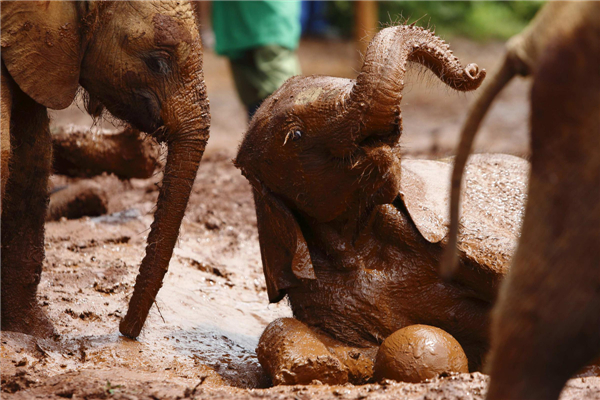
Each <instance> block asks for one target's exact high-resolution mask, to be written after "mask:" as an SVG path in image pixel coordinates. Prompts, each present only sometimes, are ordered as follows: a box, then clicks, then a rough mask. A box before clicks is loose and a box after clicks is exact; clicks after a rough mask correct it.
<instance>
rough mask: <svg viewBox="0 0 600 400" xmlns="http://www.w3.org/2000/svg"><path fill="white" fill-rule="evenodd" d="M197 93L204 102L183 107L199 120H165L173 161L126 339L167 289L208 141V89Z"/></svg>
mask: <svg viewBox="0 0 600 400" xmlns="http://www.w3.org/2000/svg"><path fill="white" fill-rule="evenodd" d="M202 82H203V81H202ZM198 89H199V90H198ZM194 90H198V91H197V93H199V94H200V96H192V97H199V98H194V99H190V98H185V101H182V102H181V103H182V104H188V105H187V106H185V107H187V108H189V107H192V109H193V110H194V112H193V113H192V115H193V117H192V118H191V119H188V120H187V121H185V122H181V121H176V122H173V121H170V123H169V121H168V120H166V119H165V127H166V129H167V139H166V140H167V145H168V156H167V163H166V165H165V171H164V178H163V181H162V186H161V188H160V193H159V196H158V201H157V207H156V212H155V213H154V222H153V223H152V226H151V230H150V234H149V235H148V241H147V243H148V244H147V246H146V256H145V257H144V259H143V260H142V264H141V266H140V273H139V275H138V277H137V279H136V283H135V288H134V292H133V295H132V297H131V300H130V302H129V309H128V311H127V315H126V316H125V318H123V320H122V321H121V324H120V327H119V329H120V331H121V333H122V334H123V335H125V336H128V337H131V338H135V337H137V336H138V335H139V334H140V332H141V329H142V327H143V326H144V322H145V321H146V317H147V316H148V313H149V311H150V308H151V307H152V303H153V302H154V299H155V298H156V295H157V294H158V291H159V289H160V288H161V286H162V281H163V278H164V276H165V274H166V272H167V269H168V267H169V261H170V259H171V256H172V254H173V248H174V247H175V243H176V242H177V238H178V236H179V228H180V226H181V221H182V219H183V215H184V213H185V209H186V207H187V203H188V200H189V196H190V192H191V189H192V186H193V184H194V179H195V178H196V173H197V171H198V167H199V164H200V160H201V159H202V155H203V153H204V149H205V146H206V142H207V140H208V136H209V125H210V114H209V110H208V100H207V99H206V90H205V87H204V84H202V86H201V87H200V88H194ZM189 104H192V106H190V105H189ZM179 106H180V108H179V109H177V111H176V112H174V114H175V115H178V114H179V111H180V110H181V109H183V108H182V107H184V106H182V105H181V104H180V105H179Z"/></svg>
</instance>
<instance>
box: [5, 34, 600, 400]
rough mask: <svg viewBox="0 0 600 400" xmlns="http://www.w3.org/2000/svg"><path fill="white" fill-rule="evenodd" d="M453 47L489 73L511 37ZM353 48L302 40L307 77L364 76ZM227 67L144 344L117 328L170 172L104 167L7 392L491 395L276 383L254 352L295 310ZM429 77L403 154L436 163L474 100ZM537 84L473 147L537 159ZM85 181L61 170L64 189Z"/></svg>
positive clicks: (77, 115)
mask: <svg viewBox="0 0 600 400" xmlns="http://www.w3.org/2000/svg"><path fill="white" fill-rule="evenodd" d="M452 45H453V47H454V48H455V53H456V54H457V55H458V56H460V57H461V58H463V57H464V58H469V59H473V60H476V62H477V63H478V65H479V66H480V67H483V68H486V69H488V71H489V70H490V68H493V66H494V63H495V62H496V61H497V60H499V59H500V57H501V56H502V44H501V43H492V44H487V45H473V44H471V43H469V42H464V41H460V40H458V41H457V40H454V41H452ZM353 57H354V52H353V49H352V45H351V44H349V43H336V44H335V46H333V47H331V46H326V45H324V44H323V43H319V42H304V43H303V44H302V47H301V49H300V58H301V62H302V63H303V65H302V67H303V72H304V73H305V74H313V73H320V74H325V75H336V76H346V77H352V76H355V71H354V70H353V68H355V63H354V58H353ZM226 64H227V62H226V61H225V60H223V59H220V58H217V57H215V56H214V54H212V53H210V52H207V54H206V57H205V74H206V81H207V87H208V94H209V97H210V100H211V114H212V116H213V119H212V129H211V139H210V141H209V144H208V147H207V151H206V153H205V156H204V159H203V161H202V164H201V165H200V169H199V172H198V176H197V179H196V182H195V184H194V186H193V189H192V195H191V199H190V203H189V206H188V210H187V213H186V216H185V217H184V221H183V223H182V228H181V234H180V238H179V241H178V244H177V246H176V248H175V251H174V255H173V258H172V260H171V263H170V267H169V272H168V273H167V275H166V277H165V282H164V285H163V288H162V289H161V291H160V292H159V294H158V297H157V300H156V304H155V305H154V306H153V307H152V309H151V311H150V315H149V318H148V320H147V322H146V325H145V328H144V330H143V331H142V334H141V335H140V337H139V338H138V340H136V341H133V340H130V339H127V338H125V337H123V336H121V335H120V334H119V333H118V325H119V322H120V319H121V318H122V317H123V315H124V313H125V311H126V307H127V301H128V298H129V296H130V295H131V292H132V290H133V284H134V280H135V276H136V275H137V272H138V267H139V263H140V261H141V259H142V257H143V255H144V246H145V241H146V235H147V234H148V229H149V226H150V223H151V222H152V216H153V212H154V206H155V204H156V197H157V196H158V188H157V183H158V182H160V181H161V175H162V174H161V173H160V172H155V175H154V176H152V177H151V178H149V179H131V180H130V181H127V182H123V181H120V180H119V179H118V178H117V177H116V176H114V175H107V174H102V175H99V176H96V177H94V178H92V181H93V182H95V183H97V184H98V185H100V187H102V188H103V189H104V190H105V191H106V192H107V197H108V203H107V213H106V214H105V215H102V216H98V217H83V218H79V219H74V220H65V219H63V220H59V221H55V222H48V223H47V224H46V244H45V250H46V260H45V262H44V266H43V268H44V269H43V273H42V279H41V283H40V287H39V300H40V303H41V304H42V307H43V309H44V311H45V312H46V313H47V314H48V315H49V317H50V319H51V320H52V321H53V323H54V326H55V327H56V330H57V332H58V334H59V336H58V338H56V339H55V340H37V339H34V338H31V337H29V336H26V335H23V334H17V333H9V332H2V338H1V342H0V356H1V359H2V371H1V380H2V389H1V390H2V393H1V397H2V398H3V399H5V398H6V399H31V398H39V399H64V398H71V399H84V398H87V399H96V398H112V399H156V398H160V399H176V398H179V399H182V398H186V399H187V398H195V399H204V398H210V399H255V398H266V399H289V398H298V399H305V398H313V399H386V400H387V399H399V398H401V399H425V398H427V399H458V398H462V399H477V400H479V399H483V398H484V396H485V392H486V387H487V384H488V378H487V376H485V375H483V374H480V373H472V374H458V375H455V374H450V375H448V376H444V377H441V378H435V379H431V380H429V381H427V382H425V383H419V384H411V383H396V382H392V381H389V380H384V381H382V382H381V383H378V384H364V385H350V384H347V385H343V386H339V385H338V386H336V385H331V386H330V385H325V384H320V383H323V382H311V383H312V384H308V385H293V386H277V387H270V388H268V386H270V385H271V384H272V382H269V381H268V380H267V379H266V376H267V375H266V373H265V371H264V370H263V369H262V367H261V366H260V363H259V360H258V356H257V353H256V348H257V346H258V344H259V338H260V336H261V334H262V333H263V331H264V330H265V328H266V327H267V326H268V325H269V324H270V323H271V322H273V321H275V320H276V319H278V318H289V317H291V316H292V314H291V310H290V308H289V306H288V305H287V304H286V303H285V302H281V303H280V304H269V303H268V298H267V292H266V285H265V280H264V276H263V272H262V266H261V258H260V251H259V244H258V236H257V231H256V229H257V228H256V215H255V211H254V203H253V199H252V193H251V189H250V185H249V184H248V183H247V181H246V180H245V178H243V177H242V176H241V175H240V173H239V171H238V170H237V169H235V167H233V165H232V164H231V159H232V158H233V157H234V156H235V152H236V148H237V145H238V143H239V140H240V138H241V135H242V133H243V131H244V129H245V120H244V116H245V114H244V110H243V108H242V107H241V105H240V104H239V102H238V100H237V98H236V94H235V89H234V86H233V83H232V81H231V79H230V77H229V75H228V74H229V71H228V69H227V65H226ZM356 68H357V67H356ZM409 73H414V74H416V75H420V74H421V73H420V72H409ZM423 75H424V77H423V79H413V78H411V79H408V81H410V82H413V83H412V84H411V85H410V87H407V88H406V89H405V95H404V99H403V114H404V134H403V138H402V145H403V152H404V153H405V154H406V155H410V156H426V157H429V158H437V157H440V156H444V155H449V154H450V152H451V150H452V148H453V146H454V145H455V140H456V138H457V135H458V132H459V126H460V123H461V122H462V119H463V118H464V116H465V115H466V112H465V107H467V105H468V104H469V102H470V101H471V100H472V98H473V97H472V96H471V95H462V96H448V95H447V89H445V88H443V87H441V85H439V84H433V83H432V82H434V80H433V78H427V75H426V74H424V73H423ZM527 91H528V83H527V82H526V81H523V80H515V82H513V83H511V85H510V87H509V88H508V90H507V91H505V92H504V93H503V94H502V96H500V98H499V99H498V101H497V105H496V106H497V108H495V109H494V110H493V111H492V114H491V115H490V116H489V117H488V119H487V120H486V122H485V124H484V126H483V132H482V134H480V136H479V137H478V141H477V143H476V144H475V147H476V149H477V151H497V152H505V153H511V154H517V155H527V154H528V148H527V146H528V139H527V138H528V136H527V111H526V110H527V109H528V107H527V106H526V96H527ZM53 121H54V124H55V126H59V125H60V126H64V125H66V124H70V123H73V124H77V125H80V124H88V125H87V126H91V120H89V119H88V117H86V116H85V115H84V114H83V113H82V112H81V111H80V110H79V109H78V108H77V107H76V106H72V107H71V108H70V109H68V110H66V111H64V112H62V113H53ZM106 126H107V127H108V126H109V125H106ZM158 158H159V159H162V158H164V153H159V155H158ZM77 181H78V179H76V178H70V177H65V176H54V177H53V178H52V184H53V185H54V186H65V185H69V184H73V183H75V182H77ZM321 341H322V342H325V341H324V339H322V340H321ZM326 347H327V350H328V351H329V352H330V353H332V354H334V353H335V355H336V357H337V358H338V359H341V360H343V357H349V358H351V357H353V356H354V355H353V354H349V353H347V352H346V353H344V352H345V351H346V350H344V349H343V348H341V347H340V348H336V347H335V346H334V345H333V344H329V343H326ZM336 351H337V352H336ZM344 354H346V355H344ZM372 358H373V360H374V358H375V354H373V355H372ZM357 369H358V368H357ZM583 398H585V399H600V378H597V377H583V378H576V379H572V380H570V381H569V383H568V384H567V387H566V389H565V391H564V392H563V396H562V400H567V399H583Z"/></svg>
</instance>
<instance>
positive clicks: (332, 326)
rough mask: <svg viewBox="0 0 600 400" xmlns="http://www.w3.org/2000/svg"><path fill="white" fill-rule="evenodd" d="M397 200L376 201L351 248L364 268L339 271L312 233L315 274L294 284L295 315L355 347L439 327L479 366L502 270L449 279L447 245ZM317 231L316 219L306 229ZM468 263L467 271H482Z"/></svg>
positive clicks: (474, 367)
mask: <svg viewBox="0 0 600 400" xmlns="http://www.w3.org/2000/svg"><path fill="white" fill-rule="evenodd" d="M399 203H400V202H399V201H397V202H396V205H398V207H396V206H395V205H392V204H385V205H380V206H377V207H375V209H374V210H373V212H372V213H371V216H370V220H369V221H368V222H367V225H366V227H365V229H363V230H362V231H361V232H360V233H359V235H358V238H357V239H356V241H355V245H354V246H353V250H354V251H355V252H356V256H357V257H358V258H360V259H361V260H362V262H363V267H362V268H355V269H351V270H347V271H340V269H338V268H336V266H335V265H334V264H333V263H332V262H331V261H330V260H329V259H330V257H328V256H327V255H326V254H324V252H323V246H322V245H320V244H319V243H317V242H313V241H311V239H310V238H309V237H308V236H309V235H308V234H307V235H306V237H307V243H308V247H309V249H311V253H310V256H311V260H312V262H313V266H314V268H315V274H316V279H315V280H310V281H305V282H303V283H302V285H298V286H297V287H293V288H290V289H289V290H288V296H289V299H290V305H291V306H292V310H293V311H294V316H295V317H296V318H298V319H300V320H301V321H303V322H304V323H306V324H308V325H309V326H314V327H316V328H319V329H321V330H322V331H324V332H327V333H328V334H330V335H331V336H332V337H335V338H336V339H338V340H340V341H342V342H344V343H348V344H352V345H354V346H357V347H366V346H372V345H374V344H381V343H382V342H383V340H384V339H386V338H387V337H388V336H389V335H391V334H392V333H394V332H395V331H397V330H399V329H401V328H404V327H406V326H408V325H413V324H424V325H431V326H436V327H439V328H442V329H444V330H445V331H447V332H449V333H451V334H452V336H454V337H455V338H456V339H457V340H458V341H459V342H460V343H461V345H462V346H463V348H464V350H465V353H466V354H467V356H468V358H469V363H470V367H471V369H472V370H477V369H479V368H481V365H482V362H483V357H484V355H485V353H486V351H487V348H488V334H487V332H488V329H489V312H490V310H491V307H492V302H493V300H494V297H495V293H494V292H495V291H496V290H497V288H498V284H499V281H500V279H501V278H502V275H501V274H496V275H493V274H485V273H483V271H481V272H482V273H481V276H479V281H478V282H476V283H475V282H468V281H467V280H466V279H461V278H462V277H461V278H457V279H456V280H455V281H453V282H444V281H443V280H442V279H441V278H440V276H439V273H438V270H437V266H438V265H439V260H440V257H441V255H442V246H441V245H440V243H430V242H428V241H427V240H426V239H425V238H423V236H422V235H421V234H420V233H419V231H418V230H417V229H416V227H415V226H414V223H413V222H412V220H411V219H410V216H409V215H408V213H407V212H406V211H404V210H403V209H402V208H403V207H402V204H399ZM319 230H320V227H319V226H318V225H315V226H314V227H312V229H306V230H305V232H311V231H312V232H314V231H319ZM462 263H463V267H464V268H462V269H461V271H462V270H477V269H478V268H477V265H475V264H474V263H471V262H469V261H468V260H463V261H462ZM465 275H466V274H465ZM477 275H479V274H477ZM466 283H470V284H471V285H472V286H471V287H468V286H465V284H466ZM478 287H481V289H478Z"/></svg>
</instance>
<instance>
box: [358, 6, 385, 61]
mask: <svg viewBox="0 0 600 400" xmlns="http://www.w3.org/2000/svg"><path fill="white" fill-rule="evenodd" d="M353 3H354V42H355V44H356V48H357V49H358V50H359V51H360V52H361V54H363V55H364V54H365V51H366V50H367V45H368V44H369V41H370V40H371V39H372V38H373V36H375V34H376V33H377V27H378V26H377V24H378V22H379V18H378V15H377V11H378V5H377V1H355V2H353Z"/></svg>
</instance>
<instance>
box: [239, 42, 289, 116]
mask: <svg viewBox="0 0 600 400" xmlns="http://www.w3.org/2000/svg"><path fill="white" fill-rule="evenodd" d="M231 71H232V73H233V79H234V82H235V86H236V89H237V91H238V95H239V96H240V99H241V100H242V103H243V104H244V106H245V107H246V110H247V112H248V118H249V119H251V118H252V116H253V115H254V112H255V111H256V110H257V109H258V107H259V106H260V104H261V103H262V101H263V100H264V99H266V98H267V97H269V96H270V95H271V94H272V93H273V92H274V91H276V90H277V89H278V88H279V86H281V85H282V84H283V82H285V81H286V80H287V79H288V78H291V77H292V76H295V75H298V74H300V64H299V62H298V57H297V55H296V52H295V51H293V50H289V49H287V48H285V47H281V46H278V45H269V46H262V47H257V48H255V49H252V50H249V51H248V52H246V54H244V56H243V57H241V58H239V59H235V60H231Z"/></svg>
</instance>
